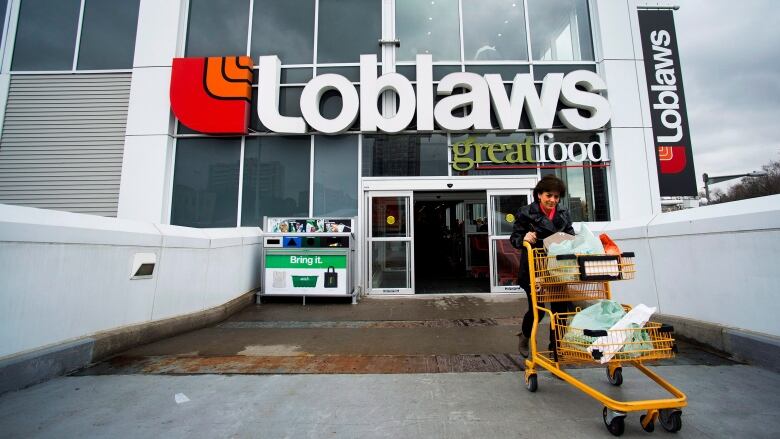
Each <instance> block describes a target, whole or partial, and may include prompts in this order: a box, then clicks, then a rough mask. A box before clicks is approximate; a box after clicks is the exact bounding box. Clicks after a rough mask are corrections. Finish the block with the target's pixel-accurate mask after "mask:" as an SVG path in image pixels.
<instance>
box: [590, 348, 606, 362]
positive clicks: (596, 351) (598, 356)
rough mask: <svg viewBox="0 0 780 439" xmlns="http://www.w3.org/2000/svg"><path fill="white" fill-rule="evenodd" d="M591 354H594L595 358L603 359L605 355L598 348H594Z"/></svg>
mask: <svg viewBox="0 0 780 439" xmlns="http://www.w3.org/2000/svg"><path fill="white" fill-rule="evenodd" d="M590 354H591V355H593V359H594V360H601V357H603V355H602V353H601V351H600V350H598V349H593V352H591V353H590Z"/></svg>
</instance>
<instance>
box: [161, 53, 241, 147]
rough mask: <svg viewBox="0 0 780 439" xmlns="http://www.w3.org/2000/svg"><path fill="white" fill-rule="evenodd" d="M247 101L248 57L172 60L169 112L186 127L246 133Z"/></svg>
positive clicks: (219, 132)
mask: <svg viewBox="0 0 780 439" xmlns="http://www.w3.org/2000/svg"><path fill="white" fill-rule="evenodd" d="M251 99H252V59H251V58H250V57H248V56H225V57H209V58H174V60H173V69H172V71H171V109H172V110H173V114H174V115H175V116H176V118H178V119H179V122H181V123H183V124H184V125H186V126H187V127H188V128H190V129H193V130H195V131H199V132H201V133H206V134H246V133H247V127H248V126H249V104H250V101H251Z"/></svg>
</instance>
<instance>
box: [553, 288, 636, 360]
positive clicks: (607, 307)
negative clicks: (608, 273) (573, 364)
mask: <svg viewBox="0 0 780 439" xmlns="http://www.w3.org/2000/svg"><path fill="white" fill-rule="evenodd" d="M625 315H626V311H625V310H624V309H623V307H622V306H621V305H620V304H619V303H618V302H615V301H614V300H599V301H598V302H596V303H595V304H594V305H591V306H589V307H587V308H585V309H583V310H582V311H580V312H578V313H577V314H575V315H574V317H573V318H572V319H571V322H569V325H568V326H569V330H568V331H566V334H564V336H563V341H567V342H570V343H571V344H570V345H569V346H567V347H570V348H573V349H578V350H582V351H584V350H585V349H586V348H587V347H589V345H590V344H591V343H593V341H594V340H596V337H590V336H586V335H585V334H584V333H583V329H589V330H606V329H609V328H611V327H612V326H614V325H615V323H617V322H618V321H620V319H622V318H623V316H625Z"/></svg>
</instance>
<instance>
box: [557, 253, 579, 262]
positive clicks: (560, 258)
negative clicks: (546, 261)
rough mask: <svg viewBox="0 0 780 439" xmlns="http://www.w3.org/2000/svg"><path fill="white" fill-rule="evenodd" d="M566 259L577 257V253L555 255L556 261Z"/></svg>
mask: <svg viewBox="0 0 780 439" xmlns="http://www.w3.org/2000/svg"><path fill="white" fill-rule="evenodd" d="M567 259H577V255H574V254H571V255H555V260H556V261H565V260H567Z"/></svg>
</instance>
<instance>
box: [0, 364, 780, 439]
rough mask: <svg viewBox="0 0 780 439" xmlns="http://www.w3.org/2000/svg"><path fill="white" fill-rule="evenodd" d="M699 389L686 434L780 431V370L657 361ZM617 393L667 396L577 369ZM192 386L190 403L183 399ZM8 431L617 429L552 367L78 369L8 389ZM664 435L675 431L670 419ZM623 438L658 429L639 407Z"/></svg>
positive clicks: (638, 383) (266, 434)
mask: <svg viewBox="0 0 780 439" xmlns="http://www.w3.org/2000/svg"><path fill="white" fill-rule="evenodd" d="M655 370H656V371H657V372H659V373H660V374H662V375H663V376H664V377H665V378H667V379H668V380H669V381H671V382H673V383H674V384H676V385H678V386H679V388H680V389H681V390H683V391H684V392H686V393H687V395H688V398H689V401H690V405H689V407H687V408H686V409H685V410H684V412H683V418H682V419H683V428H682V430H681V431H680V432H679V433H678V434H677V437H679V438H733V437H745V438H776V437H777V434H778V431H780V419H778V417H777V412H778V408H780V376H778V374H775V373H772V372H768V371H765V370H763V369H758V368H754V367H749V366H740V365H735V366H698V365H697V366H665V367H657V368H655ZM573 373H574V374H575V375H577V376H578V377H579V378H581V379H583V380H586V382H588V383H591V384H594V385H596V386H597V387H598V388H600V389H603V390H605V391H610V393H611V394H612V395H614V396H618V397H624V398H627V399H630V398H647V397H652V396H653V395H654V394H657V393H658V392H657V386H655V385H652V384H651V383H649V382H648V381H647V380H646V379H645V378H644V377H643V376H642V375H641V374H640V373H639V372H637V371H636V370H634V369H630V368H628V369H625V373H624V378H625V381H624V383H623V386H622V387H621V388H610V386H609V385H608V384H606V380H605V379H604V374H603V370H602V369H583V370H577V371H574V372H573ZM177 394H183V395H184V396H186V398H188V399H189V401H188V402H183V403H177V402H176V400H175V397H176V395H177ZM0 432H1V433H0V436H2V437H4V438H71V437H72V438H76V437H107V438H108V437H110V438H139V437H161V438H166V439H174V438H228V437H240V438H259V437H262V438H328V437H333V438H361V439H363V438H518V437H528V438H534V437H544V438H566V439H570V438H579V437H593V438H604V437H611V436H610V435H609V433H608V432H607V431H606V429H605V427H604V424H603V422H602V419H601V406H599V404H598V403H597V402H595V401H594V400H591V399H590V398H588V397H587V396H585V395H584V394H582V393H580V392H578V391H576V390H574V389H573V388H572V387H570V386H568V385H567V384H565V383H563V382H561V381H559V380H555V379H553V378H551V377H550V375H549V374H542V375H541V376H540V382H539V390H538V391H537V392H536V393H530V392H528V391H527V390H526V389H525V387H524V386H523V385H522V383H521V380H520V375H519V374H518V373H510V372H503V373H462V374H449V373H445V374H398V375H260V376H257V375H254V376H252V375H240V376H217V375H198V376H159V375H157V376H152V375H131V376H86V377H66V378H59V379H55V380H52V381H50V382H47V383H44V384H41V385H38V386H35V387H33V388H30V389H27V390H23V391H19V392H13V393H9V394H6V395H3V396H2V397H0ZM653 434H655V435H660V436H661V437H663V436H665V435H667V434H668V433H666V432H665V431H663V430H662V429H661V428H660V427H659V426H657V428H656V432H655V433H653ZM623 437H628V438H630V437H648V434H647V433H645V432H644V431H643V430H642V429H641V427H640V425H639V415H638V414H629V416H628V418H627V420H626V433H625V434H624V436H623Z"/></svg>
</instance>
